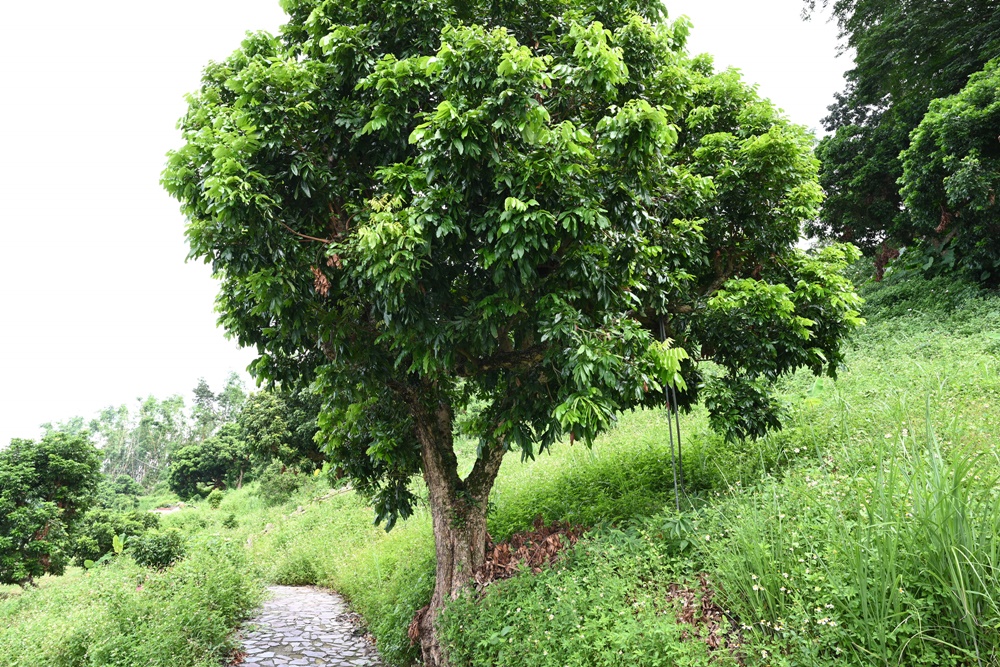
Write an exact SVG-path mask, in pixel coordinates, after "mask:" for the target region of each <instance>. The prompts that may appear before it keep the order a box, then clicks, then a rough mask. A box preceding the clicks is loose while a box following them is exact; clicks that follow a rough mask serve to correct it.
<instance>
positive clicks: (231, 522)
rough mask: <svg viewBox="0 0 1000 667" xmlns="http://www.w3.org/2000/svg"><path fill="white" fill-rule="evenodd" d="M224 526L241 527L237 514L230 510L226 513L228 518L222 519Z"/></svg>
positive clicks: (232, 528) (230, 527)
mask: <svg viewBox="0 0 1000 667" xmlns="http://www.w3.org/2000/svg"><path fill="white" fill-rule="evenodd" d="M222 527H223V528H228V529H229V530H234V529H236V528H239V527H240V522H239V521H237V519H236V515H235V514H233V513H232V512H230V513H229V514H227V515H226V518H225V519H223V520H222Z"/></svg>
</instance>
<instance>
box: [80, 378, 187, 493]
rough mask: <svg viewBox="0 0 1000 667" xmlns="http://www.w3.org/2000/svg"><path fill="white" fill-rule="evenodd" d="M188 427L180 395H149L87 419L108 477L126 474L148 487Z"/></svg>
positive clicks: (153, 482)
mask: <svg viewBox="0 0 1000 667" xmlns="http://www.w3.org/2000/svg"><path fill="white" fill-rule="evenodd" d="M187 429H188V424H187V419H186V417H185V415H184V399H182V398H181V397H180V396H170V397H168V398H166V399H163V400H158V399H157V398H155V397H153V396H149V397H147V398H146V399H143V400H140V401H139V404H138V406H137V408H136V409H135V410H130V409H129V407H128V406H127V405H121V406H118V407H108V408H105V409H104V410H102V411H101V413H100V415H98V417H97V418H96V419H94V420H93V421H92V422H91V431H92V432H93V433H94V438H95V440H96V442H97V443H98V446H99V447H100V449H101V450H102V452H103V454H104V472H105V473H106V474H107V475H108V476H109V477H112V478H115V477H118V476H119V475H128V476H129V477H131V478H132V479H134V480H135V481H136V482H137V483H138V484H140V485H141V486H143V487H144V488H151V487H152V486H153V485H154V484H155V483H156V482H157V481H158V480H159V477H160V474H161V473H162V472H163V471H164V470H165V468H166V466H167V462H168V460H169V457H170V451H171V450H172V449H174V448H176V447H177V446H179V445H180V444H181V443H182V442H183V441H184V438H185V435H186V431H187Z"/></svg>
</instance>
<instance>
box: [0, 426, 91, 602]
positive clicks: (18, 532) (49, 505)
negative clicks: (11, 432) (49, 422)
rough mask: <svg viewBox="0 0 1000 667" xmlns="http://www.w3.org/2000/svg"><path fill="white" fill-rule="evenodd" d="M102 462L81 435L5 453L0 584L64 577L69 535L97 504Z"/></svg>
mask: <svg viewBox="0 0 1000 667" xmlns="http://www.w3.org/2000/svg"><path fill="white" fill-rule="evenodd" d="M99 480H100V457H99V454H98V451H97V449H96V448H95V447H94V445H93V444H92V443H91V442H90V441H89V440H87V439H86V438H85V437H83V436H81V435H72V434H69V433H58V432H57V433H50V434H49V435H46V436H45V437H44V438H42V440H40V441H38V442H36V441H33V440H22V439H14V440H12V441H11V443H10V446H9V447H7V448H6V449H3V450H0V583H4V584H21V585H25V584H27V583H30V582H31V581H32V580H34V579H35V578H37V577H40V576H42V575H43V574H62V573H63V571H64V569H65V567H66V564H67V562H68V560H69V543H68V537H67V535H68V532H69V531H70V530H71V529H72V528H73V526H74V524H75V523H76V522H77V520H78V519H79V517H80V515H81V514H82V513H83V512H84V511H86V510H87V508H88V507H89V506H90V504H91V503H92V501H93V497H94V494H95V492H96V490H97V485H98V482H99Z"/></svg>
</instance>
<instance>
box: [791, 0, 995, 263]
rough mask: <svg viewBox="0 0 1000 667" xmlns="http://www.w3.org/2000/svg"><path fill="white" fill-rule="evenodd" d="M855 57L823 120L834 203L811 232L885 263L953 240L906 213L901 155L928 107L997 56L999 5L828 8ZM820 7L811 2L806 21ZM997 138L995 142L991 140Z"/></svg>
mask: <svg viewBox="0 0 1000 667" xmlns="http://www.w3.org/2000/svg"><path fill="white" fill-rule="evenodd" d="M819 4H821V5H822V6H823V7H829V8H831V9H832V12H833V16H834V17H835V18H836V20H837V22H838V24H839V26H840V31H841V37H842V39H843V40H844V52H850V51H851V50H853V52H854V53H855V62H854V68H853V69H851V70H849V71H848V72H847V73H846V78H847V87H846V89H845V90H844V91H843V92H842V93H840V94H838V95H837V96H836V102H835V103H834V104H833V105H832V106H831V107H830V115H829V116H828V117H827V118H826V119H825V120H824V125H825V126H826V129H827V130H828V131H830V132H833V134H832V135H831V136H828V137H826V138H824V139H823V141H821V142H820V145H819V147H818V149H817V155H818V156H819V158H820V161H821V163H822V166H821V169H820V182H821V184H822V185H823V187H824V189H825V190H826V191H827V194H828V197H827V201H826V204H825V205H824V207H823V210H822V213H821V216H820V218H819V221H818V222H816V223H814V224H812V225H810V228H809V229H810V232H811V233H813V234H815V235H817V236H819V237H821V238H833V239H839V240H844V241H850V242H852V243H855V244H857V245H858V246H860V247H861V248H862V249H863V250H865V251H866V252H867V253H869V254H873V255H881V259H882V260H883V261H884V260H885V258H886V257H887V256H889V255H887V254H886V253H887V252H889V251H890V249H892V248H898V247H900V246H901V245H906V246H912V245H913V244H915V243H917V242H919V241H920V240H922V239H927V241H928V245H929V247H930V248H932V249H933V248H934V246H935V244H936V245H937V246H940V245H941V242H942V240H943V238H944V237H945V236H946V235H947V234H948V233H949V232H948V231H945V230H942V231H936V228H937V225H933V226H931V227H928V226H927V225H926V224H922V223H921V221H920V220H918V219H915V218H914V217H913V215H912V214H911V211H910V208H909V206H908V205H906V206H904V205H903V196H902V195H901V193H900V186H899V183H898V181H899V179H900V178H901V177H902V176H903V163H902V161H901V159H900V152H901V151H903V150H904V149H905V148H906V147H907V146H908V145H909V137H910V133H911V132H912V131H913V130H914V128H916V127H917V125H918V124H920V122H921V120H922V119H923V117H924V114H925V113H926V112H927V109H928V107H929V106H930V103H931V100H934V99H936V98H940V97H945V96H949V95H953V94H955V93H957V92H958V91H960V90H961V89H962V88H963V87H964V86H965V85H966V82H967V81H968V80H969V77H970V76H971V75H972V74H974V73H975V72H977V71H979V70H981V69H982V68H983V66H984V65H985V64H986V62H987V61H989V60H991V59H992V58H995V57H997V56H1000V5H997V3H996V2H994V1H993V0H958V1H955V2H940V1H939V0H905V1H902V2H901V1H900V0H822V2H821V3H819ZM816 5H817V2H816V0H806V11H807V13H810V12H813V11H815V9H816ZM993 134H995V133H993Z"/></svg>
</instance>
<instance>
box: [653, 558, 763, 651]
mask: <svg viewBox="0 0 1000 667" xmlns="http://www.w3.org/2000/svg"><path fill="white" fill-rule="evenodd" d="M667 601H668V602H673V603H674V608H675V614H676V618H677V623H678V624H679V625H687V626H689V627H690V629H686V630H684V631H683V633H682V634H681V637H682V638H683V639H696V640H700V641H704V642H705V643H706V644H707V645H708V648H709V649H710V650H712V651H715V650H718V649H724V650H726V651H727V652H728V653H729V654H730V655H732V656H733V657H734V658H736V661H737V663H739V664H741V665H742V664H744V662H743V656H742V653H741V650H740V649H741V648H742V646H743V641H742V636H741V634H740V626H739V623H737V622H736V620H735V619H734V618H733V617H732V616H731V615H730V614H729V613H728V612H727V611H726V610H725V609H723V608H722V607H720V606H719V605H718V604H717V603H716V602H715V590H714V589H713V588H712V586H711V584H710V583H709V581H708V575H707V574H705V573H702V574H700V575H698V585H697V586H682V585H680V584H676V583H674V584H670V586H669V588H668V592H667Z"/></svg>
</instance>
